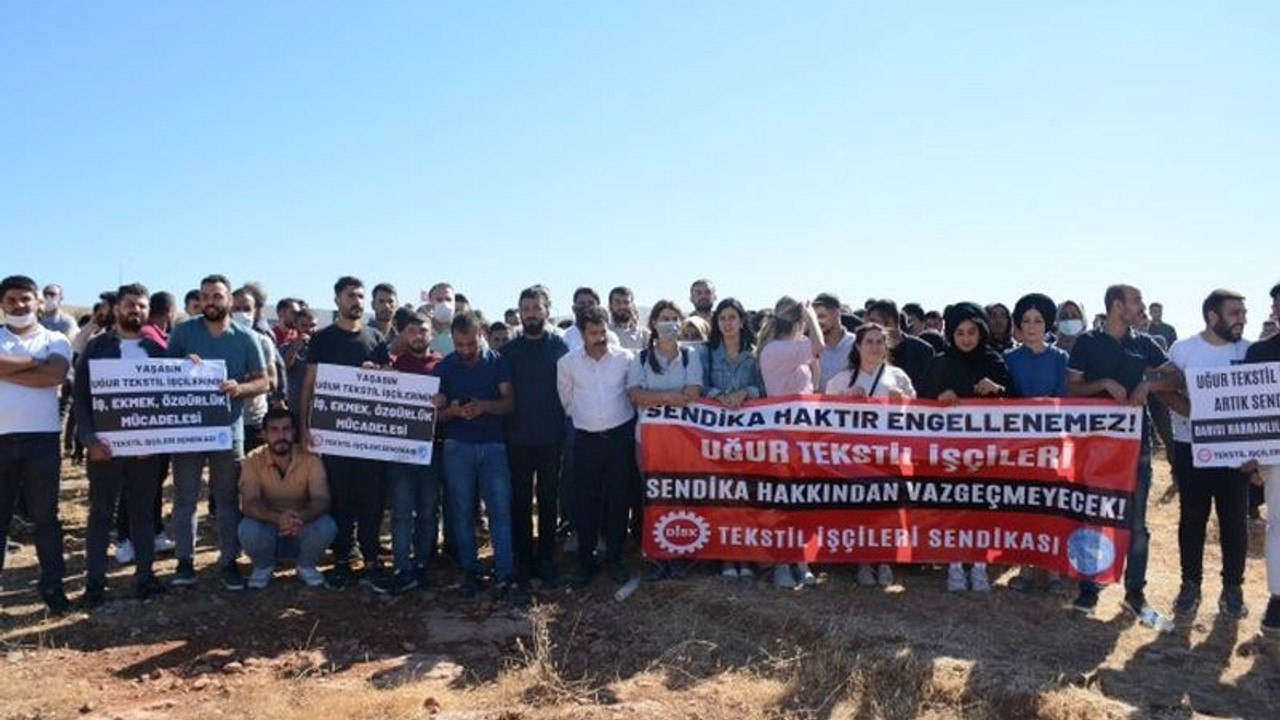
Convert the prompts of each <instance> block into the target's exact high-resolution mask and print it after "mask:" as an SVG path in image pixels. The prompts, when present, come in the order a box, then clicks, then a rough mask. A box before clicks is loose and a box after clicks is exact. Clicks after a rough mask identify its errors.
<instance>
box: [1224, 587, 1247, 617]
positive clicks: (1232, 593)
mask: <svg viewBox="0 0 1280 720" xmlns="http://www.w3.org/2000/svg"><path fill="white" fill-rule="evenodd" d="M1218 612H1219V613H1220V614H1222V615H1225V616H1227V617H1229V618H1233V619H1236V620H1239V619H1240V618H1242V617H1245V616H1247V615H1248V614H1249V606H1248V605H1245V604H1244V589H1243V588H1241V587H1240V586H1239V585H1228V586H1227V587H1224V588H1222V595H1221V596H1219V597H1218Z"/></svg>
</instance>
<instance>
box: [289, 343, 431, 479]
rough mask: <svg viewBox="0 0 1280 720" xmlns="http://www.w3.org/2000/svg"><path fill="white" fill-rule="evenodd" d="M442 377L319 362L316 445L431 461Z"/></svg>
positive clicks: (313, 417) (358, 454)
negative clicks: (436, 401) (436, 397)
mask: <svg viewBox="0 0 1280 720" xmlns="http://www.w3.org/2000/svg"><path fill="white" fill-rule="evenodd" d="M439 390H440V378H437V377H432V376H430V375H417V374H412V373H400V372H393V371H389V370H367V369H364V368H353V367H345V366H342V365H329V364H325V363H322V364H320V365H317V366H316V384H315V390H314V392H313V394H312V396H311V407H310V415H309V428H310V432H311V438H310V443H311V449H312V450H313V451H315V452H318V453H323V454H326V455H340V456H343V457H355V458H365V459H368V460H383V461H389V462H402V463H409V464H411V465H430V464H431V440H432V437H433V435H434V434H435V427H436V409H435V406H434V405H432V404H431V399H432V396H433V395H435V394H436V393H437V392H439Z"/></svg>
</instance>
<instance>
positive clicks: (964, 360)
mask: <svg viewBox="0 0 1280 720" xmlns="http://www.w3.org/2000/svg"><path fill="white" fill-rule="evenodd" d="M942 315H943V318H944V320H945V322H946V331H947V333H946V334H947V349H946V350H944V351H943V352H942V353H941V354H940V355H938V356H937V357H936V358H934V361H933V365H932V366H931V367H930V370H929V382H928V383H927V384H926V393H925V394H926V397H930V398H936V397H938V396H939V395H941V394H942V393H944V392H946V391H947V390H950V391H952V392H954V393H955V394H956V395H958V396H959V397H962V398H971V397H977V393H975V392H974V386H975V385H977V384H978V381H979V380H981V379H983V378H988V379H990V380H991V381H992V382H994V383H996V384H998V385H1002V386H1004V387H1006V388H1008V387H1009V386H1010V383H1011V380H1010V378H1009V368H1008V367H1007V366H1006V365H1005V364H1004V358H1003V357H1001V355H1000V353H999V352H998V351H996V350H995V349H994V348H992V347H991V344H990V340H991V329H990V326H989V325H988V324H987V313H986V311H985V310H983V309H982V306H980V305H978V304H977V303H971V302H960V303H956V304H955V305H948V306H947V309H946V311H945V312H943V314H942ZM966 320H969V321H972V322H973V324H974V325H977V326H978V335H979V339H978V345H977V347H975V348H974V349H972V350H969V351H963V350H961V349H960V348H958V347H956V343H955V339H956V328H958V327H959V326H960V323H962V322H964V321H966ZM988 397H989V396H988Z"/></svg>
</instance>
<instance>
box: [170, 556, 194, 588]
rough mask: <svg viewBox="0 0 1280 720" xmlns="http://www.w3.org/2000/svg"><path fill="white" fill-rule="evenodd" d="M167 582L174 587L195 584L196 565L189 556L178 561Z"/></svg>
mask: <svg viewBox="0 0 1280 720" xmlns="http://www.w3.org/2000/svg"><path fill="white" fill-rule="evenodd" d="M169 584H170V585H172V586H174V587H193V586H194V585H195V584H196V566H195V563H194V562H192V560H191V558H187V559H186V560H179V561H178V569H177V570H176V571H175V572H174V573H173V578H172V579H170V580H169Z"/></svg>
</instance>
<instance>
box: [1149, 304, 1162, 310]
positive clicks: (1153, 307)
mask: <svg viewBox="0 0 1280 720" xmlns="http://www.w3.org/2000/svg"><path fill="white" fill-rule="evenodd" d="M1156 308H1160V309H1161V310H1163V309H1164V303H1161V302H1153V303H1151V304H1150V305H1148V306H1147V309H1149V310H1154V309H1156Z"/></svg>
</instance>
